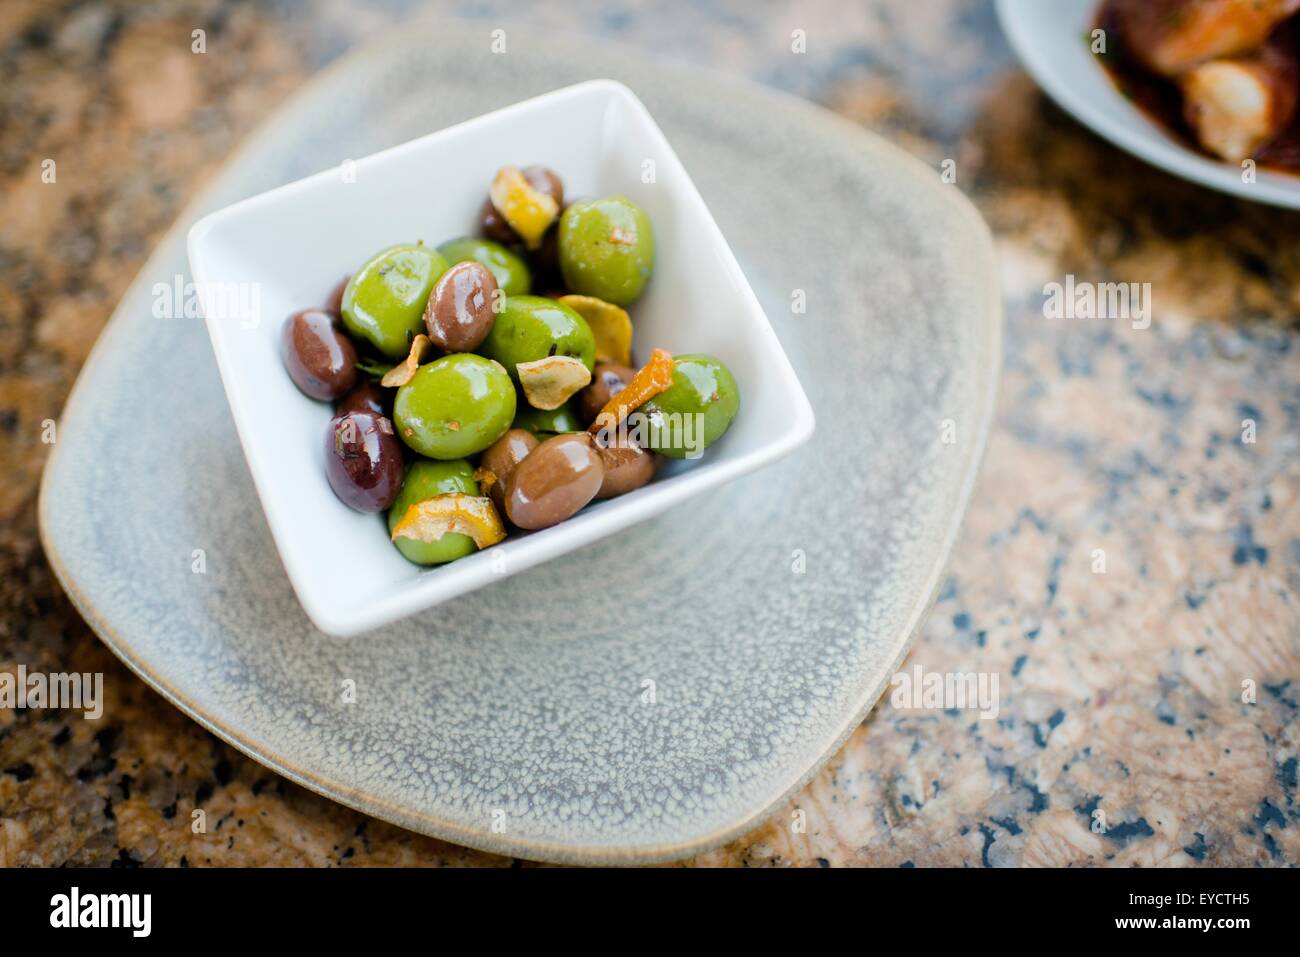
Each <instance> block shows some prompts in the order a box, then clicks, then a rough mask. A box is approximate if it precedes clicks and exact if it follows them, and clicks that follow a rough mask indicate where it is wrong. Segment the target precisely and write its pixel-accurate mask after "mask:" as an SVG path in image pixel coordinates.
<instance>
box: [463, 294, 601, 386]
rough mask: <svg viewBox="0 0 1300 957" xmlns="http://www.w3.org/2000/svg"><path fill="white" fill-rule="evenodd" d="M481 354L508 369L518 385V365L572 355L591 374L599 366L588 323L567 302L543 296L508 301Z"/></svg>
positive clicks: (512, 298)
mask: <svg viewBox="0 0 1300 957" xmlns="http://www.w3.org/2000/svg"><path fill="white" fill-rule="evenodd" d="M479 351H480V352H482V353H483V355H485V356H487V357H488V358H489V359H495V360H496V361H497V362H499V363H501V364H502V365H503V366H505V367H506V371H507V372H509V373H510V378H512V379H514V380H515V381H516V382H518V381H519V372H518V370H517V369H515V366H516V365H517V364H518V363H520V362H533V361H535V360H537V359H545V358H546V357H547V356H573V357H574V358H575V359H581V360H582V362H583V364H584V365H586V367H587V369H588V370H589V371H590V370H591V369H594V368H595V365H596V340H595V339H594V338H592V335H591V327H590V326H588V325H587V320H586V319H583V318H582V316H580V315H578V314H577V313H576V312H574V311H573V310H572V309H570V308H569V307H568V306H566V305H565V304H564V303H562V302H556V301H555V300H554V299H546V298H544V297H542V296H510V297H509V298H507V299H506V307H505V309H503V310H502V311H501V312H500V313H499V314H498V315H497V318H496V322H494V323H492V331H491V332H489V333H488V337H487V338H486V339H485V340H483V345H482V346H481V347H480V350H479Z"/></svg>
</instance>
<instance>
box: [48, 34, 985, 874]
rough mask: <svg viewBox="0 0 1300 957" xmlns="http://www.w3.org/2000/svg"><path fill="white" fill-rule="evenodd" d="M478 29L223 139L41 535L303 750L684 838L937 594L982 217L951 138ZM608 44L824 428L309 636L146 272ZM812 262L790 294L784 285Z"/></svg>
mask: <svg viewBox="0 0 1300 957" xmlns="http://www.w3.org/2000/svg"><path fill="white" fill-rule="evenodd" d="M488 33H489V30H488V28H487V27H486V26H483V25H453V24H450V23H447V22H445V21H444V22H440V23H438V24H437V26H436V29H433V28H431V27H426V28H425V29H418V28H417V29H412V28H405V29H401V30H399V31H396V32H395V33H393V34H392V35H391V36H390V37H389V38H387V39H386V40H384V41H382V42H381V43H379V44H377V45H375V46H372V47H369V48H367V49H366V50H363V51H362V52H360V53H358V54H355V55H353V56H351V57H349V58H347V59H346V60H344V61H342V62H341V63H339V64H338V65H336V66H334V67H332V68H331V69H330V70H328V71H326V72H325V73H324V74H322V76H321V77H320V78H319V79H317V80H316V81H315V82H313V83H312V84H311V85H310V86H309V88H308V89H307V90H306V91H305V92H303V93H302V94H300V95H299V96H298V97H297V98H296V99H295V100H294V101H293V102H292V103H291V104H290V105H289V107H288V108H287V109H286V110H284V111H283V112H282V113H281V114H280V115H279V116H277V117H276V118H275V119H274V120H273V121H272V122H271V123H270V124H269V125H268V126H267V127H266V128H264V129H263V130H262V131H261V132H260V133H259V134H257V135H256V136H255V137H253V139H252V140H251V141H250V142H249V143H248V144H247V145H246V146H245V147H244V148H243V149H242V150H241V151H240V152H239V153H238V155H237V156H236V157H235V159H234V160H233V162H232V163H231V165H230V166H229V167H228V169H227V170H226V172H225V173H224V175H223V176H221V177H220V178H219V180H218V181H217V182H216V183H215V184H214V185H213V187H212V189H211V190H210V191H209V192H208V193H207V194H206V195H205V196H204V197H203V198H202V199H201V200H200V201H199V202H198V203H196V204H195V206H194V207H193V208H191V209H190V210H188V211H187V213H186V214H185V215H184V216H183V217H182V219H181V221H180V222H178V224H177V226H176V228H174V229H173V230H172V232H171V233H170V234H169V235H168V237H167V238H166V239H165V241H164V242H163V243H162V244H161V246H160V247H159V249H158V251H157V253H156V254H155V255H154V257H153V258H152V259H151V260H150V262H149V263H148V264H147V265H146V266H145V268H144V270H143V271H142V273H141V275H140V276H139V277H138V278H137V279H136V281H135V283H134V284H133V285H132V287H131V289H130V290H129V291H128V293H127V295H126V296H125V298H124V299H123V301H122V303H121V305H120V306H119V308H118V310H117V312H116V313H115V315H114V317H113V320H112V322H111V323H110V325H109V327H108V329H107V330H106V331H105V333H104V335H103V336H102V338H101V340H100V342H99V343H98V345H97V346H96V349H95V352H94V354H93V355H92V357H91V360H90V361H89V362H88V363H87V365H86V367H85V369H84V371H83V372H82V375H81V377H80V379H79V380H78V383H77V386H76V388H75V390H74V392H73V395H72V397H71V399H70V400H69V403H68V406H67V408H66V410H65V414H64V417H63V419H62V421H61V424H60V429H59V441H58V445H57V446H56V450H55V453H54V455H53V456H52V457H51V460H50V463H49V465H48V467H47V470H46V473H45V477H44V482H43V485H42V494H41V503H40V519H41V530H42V536H43V539H44V542H45V546H46V550H47V552H48V553H49V556H50V560H51V562H52V564H53V566H54V568H55V569H56V571H57V572H58V575H59V577H60V579H61V580H62V582H63V584H64V586H65V587H66V588H67V590H68V592H69V594H70V595H71V596H72V599H73V601H74V602H75V603H76V604H77V606H78V608H79V609H80V610H81V612H82V613H83V614H84V615H85V616H86V618H87V620H88V621H89V622H90V623H91V625H92V626H93V627H94V628H95V629H96V631H97V632H98V633H99V634H100V635H101V636H102V637H103V639H104V640H105V642H106V643H107V644H108V645H109V646H110V647H111V648H112V649H113V650H114V652H116V653H117V654H118V655H119V656H120V657H121V658H122V659H123V660H124V661H125V662H126V663H127V664H128V665H129V666H130V667H131V668H132V669H134V670H135V671H136V672H137V673H139V674H140V675H141V677H143V678H144V680H146V681H147V682H148V683H149V684H151V685H152V686H153V687H154V688H156V689H157V690H158V691H159V692H161V693H162V694H163V695H165V696H166V697H167V698H168V699H169V700H171V701H173V702H174V703H175V704H176V705H177V706H178V707H180V708H181V709H182V710H184V711H185V712H186V713H187V714H189V715H190V716H192V717H193V718H194V719H195V720H197V721H199V722H200V723H201V724H203V725H204V726H206V727H208V728H210V729H211V730H212V731H213V732H215V733H216V734H218V735H219V736H221V737H222V738H224V739H226V740H228V741H230V742H231V743H232V744H233V745H235V746H236V747H238V748H240V749H241V750H243V751H245V752H247V753H248V754H250V755H251V756H253V757H254V758H256V759H257V760H259V761H261V762H263V763H264V764H266V765H267V766H269V767H271V768H273V769H274V770H276V771H278V772H280V773H281V774H284V775H285V776H287V777H289V778H291V779H292V780H294V781H297V782H298V783H301V784H303V785H305V786H307V787H309V788H312V789H314V790H317V791H319V792H321V793H323V794H325V795H327V796H329V797H331V798H334V799H336V800H338V801H342V802H344V803H346V804H349V805H352V806H354V807H357V808H359V809H361V810H363V811H366V812H368V813H371V814H374V815H376V816H378V817H381V818H384V819H386V820H389V821H392V822H394V823H397V824H400V825H403V826H405V827H409V828H412V829H414V830H418V831H423V832H426V833H429V834H434V835H437V836H439V837H443V838H446V839H448V840H452V841H456V842H459V843H463V844H468V845H471V846H474V847H479V848H483V849H486V850H491V851H496V852H500V853H504V854H513V855H517V856H521V857H528V858H535V859H543V860H553V861H561V862H575V863H576V862H604V863H636V862H650V861H657V860H666V859H671V858H675V857H680V856H684V855H688V854H692V853H697V852H699V851H702V850H705V849H707V848H709V847H712V846H715V845H717V844H720V843H722V842H724V841H726V840H729V839H731V838H732V837H734V836H736V835H738V834H740V833H742V832H744V831H745V830H747V829H748V828H750V827H751V826H753V825H754V824H756V823H757V822H758V821H760V820H761V819H762V818H763V817H764V816H765V814H767V813H768V812H770V810H771V809H773V808H774V807H775V806H776V805H777V804H778V803H779V802H781V801H782V800H783V799H784V798H785V797H786V796H787V795H789V794H790V793H791V792H792V791H793V790H794V789H796V788H798V787H800V786H801V784H802V783H803V782H804V781H805V780H806V779H807V777H808V776H809V775H810V774H811V773H812V772H813V771H815V770H816V768H817V767H818V766H819V765H820V764H821V762H822V761H824V760H825V758H826V757H828V756H829V755H830V754H831V753H833V751H834V750H835V748H836V747H837V746H838V745H839V744H840V743H841V742H842V741H843V739H844V738H845V737H846V736H847V735H848V733H849V732H850V731H851V730H852V729H853V728H854V727H855V726H856V725H857V724H858V722H859V721H861V719H862V717H863V716H864V715H865V714H866V712H867V711H868V709H869V708H870V707H871V706H872V705H873V704H874V702H875V701H876V699H877V698H878V697H879V695H880V693H881V692H882V691H883V690H884V688H885V687H886V686H887V683H888V680H889V677H890V675H891V674H892V673H893V671H894V669H895V668H896V666H897V664H898V663H899V662H900V661H901V659H902V657H903V656H904V655H905V654H906V651H907V648H908V645H909V643H910V641H911V638H912V636H913V634H914V633H915V630H916V628H917V627H918V625H919V624H920V622H921V620H922V618H923V617H924V615H925V613H926V611H927V610H928V609H929V607H930V604H931V603H932V601H933V600H934V597H935V593H936V590H937V587H938V585H939V583H940V581H941V578H942V574H943V569H944V565H945V563H946V560H947V557H948V553H949V550H950V548H951V545H952V542H953V540H954V537H955V535H956V532H957V528H958V526H959V524H960V521H961V516H962V514H963V512H964V510H965V506H966V502H967V499H968V497H969V495H970V490H971V487H972V484H973V481H974V477H975V472H976V469H977V467H978V462H979V458H980V454H981V451H982V448H983V444H984V437H985V433H986V430H987V427H988V422H989V418H990V415H991V411H992V405H993V397H994V392H995V389H996V381H997V370H998V363H999V359H1000V355H1001V308H1000V302H999V296H998V276H997V270H996V266H995V263H994V257H993V252H992V245H991V242H990V239H989V236H988V233H987V230H986V228H985V227H984V225H983V223H982V221H981V220H980V219H979V217H978V215H977V214H976V213H975V212H974V210H973V209H972V208H971V207H970V205H969V204H968V203H966V201H965V200H964V199H963V198H962V197H961V196H960V194H959V193H958V192H957V191H956V188H955V187H952V186H946V185H943V184H942V183H941V180H940V178H939V175H938V173H937V172H936V171H934V170H931V169H929V168H928V167H926V166H924V165H922V164H921V163H919V162H917V161H915V160H913V159H911V158H909V157H907V156H906V155H905V154H903V153H902V152H901V151H899V150H897V149H896V148H894V147H892V146H890V145H888V144H887V143H885V142H883V141H881V140H879V139H877V138H875V137H872V136H870V135H869V134H867V133H865V132H862V131H861V130H858V129H857V128H855V127H852V126H850V125H848V124H846V123H844V122H842V121H840V120H838V119H836V118H834V117H833V116H831V115H829V114H827V113H824V112H823V111H821V110H818V109H817V108H815V107H812V106H810V105H807V104H805V103H802V102H801V101H798V100H795V99H792V98H789V97H785V96H782V95H779V94H775V93H770V92H767V91H763V90H760V89H756V88H753V87H750V86H746V85H741V84H738V83H736V82H735V81H732V80H730V79H726V78H722V77H718V76H714V75H712V74H709V73H702V72H700V71H697V70H688V69H684V68H681V67H668V66H663V65H658V64H655V63H652V62H648V61H645V60H643V59H640V58H638V57H637V56H635V55H634V54H631V53H628V52H627V51H622V50H618V49H609V50H605V49H595V48H593V47H592V46H591V45H590V44H586V43H578V42H577V41H573V40H569V39H563V38H557V37H550V36H541V35H537V34H529V33H527V32H525V31H523V30H514V29H511V30H509V53H508V54H506V55H494V54H492V53H491V52H490V37H489V36H488ZM601 76H608V77H612V78H614V79H618V80H621V81H622V82H624V83H626V84H628V85H629V86H630V87H631V88H632V89H633V90H634V91H636V93H637V94H638V95H639V96H640V97H641V98H642V99H643V100H644V101H645V102H646V105H647V106H648V107H649V108H650V110H651V111H652V113H653V114H654V115H655V117H656V118H657V119H658V120H659V122H660V124H661V125H662V127H663V128H664V131H665V133H666V134H667V135H668V137H669V139H670V140H671V141H672V142H673V144H674V146H675V147H676V148H677V151H678V153H679V155H680V156H681V158H682V160H683V162H684V163H685V165H686V167H687V169H688V170H689V171H690V172H691V175H692V177H693V178H694V180H695V182H696V184H697V185H698V186H699V188H700V191H701V193H702V194H703V196H704V198H705V200H706V201H707V202H708V203H709V205H710V208H711V209H712V211H713V212H714V214H715V216H716V218H717V220H718V223H719V225H720V226H721V227H722V230H723V232H724V234H725V235H726V236H727V237H728V240H729V241H730V242H731V244H732V246H733V248H734V249H735V251H736V253H737V256H738V257H739V259H740V260H741V265H742V266H743V267H744V268H745V270H746V273H747V275H748V276H749V277H750V279H751V281H752V282H753V283H754V285H755V287H756V289H757V291H758V293H759V295H760V298H762V299H763V300H764V305H765V307H766V308H767V311H768V313H769V316H770V317H771V319H772V321H773V324H774V326H775V328H776V331H777V334H778V335H779V336H780V338H781V341H782V344H783V346H784V347H785V349H786V351H787V353H788V355H789V356H790V359H791V361H792V363H793V364H794V366H795V368H796V370H797V372H798V373H799V376H800V379H801V381H802V382H803V383H804V384H805V387H806V389H807V391H808V393H809V398H810V399H811V401H812V404H813V407H814V409H815V410H816V413H817V416H818V421H819V428H818V432H817V435H816V436H815V437H814V439H813V441H812V442H811V443H810V444H809V445H807V446H805V447H804V448H803V449H801V450H800V451H799V452H797V453H796V454H795V455H793V456H791V457H790V458H789V459H787V460H786V461H784V462H782V463H779V464H778V465H775V466H773V467H771V468H768V469H766V470H764V471H763V472H761V473H758V474H755V475H753V476H750V477H747V478H745V479H742V480H740V481H737V482H734V483H732V484H730V485H728V486H726V487H725V488H721V489H718V490H716V491H714V492H712V493H709V494H706V495H704V496H701V497H700V498H697V499H694V500H692V501H690V502H689V503H687V504H685V505H684V506H682V507H681V508H679V509H677V510H676V511H674V512H673V513H671V514H668V515H666V516H663V517H661V518H659V519H656V520H654V521H651V522H648V523H645V524H642V525H640V526H637V527H635V528H633V529H631V530H629V531H628V532H626V533H625V534H623V535H621V536H618V537H616V538H613V539H608V540H605V541H602V542H600V543H599V544H597V545H595V546H592V547H590V548H588V549H585V550H583V551H581V552H580V553H577V554H574V555H570V556H566V557H564V558H561V559H557V560H555V561H552V562H550V563H548V564H546V565H544V566H542V567H540V568H537V569H534V570H532V571H530V572H527V573H525V574H522V575H520V576H518V577H515V578H512V579H509V580H507V581H504V582H502V583H500V584H499V585H495V586H493V587H490V588H487V589H484V590H482V591H480V592H477V593H475V594H473V595H469V596H466V597H464V598H461V599H458V600H455V601H453V602H450V603H448V604H445V605H442V606H440V607H439V608H437V609H435V610H433V611H431V612H429V613H426V614H423V615H420V616H417V617H415V618H413V619H411V620H409V621H406V622H403V623H401V624H399V625H395V626H393V627H391V628H388V629H385V630H382V631H379V632H375V633H373V634H371V635H369V636H367V637H365V638H362V639H352V640H333V639H329V638H327V637H325V636H323V635H321V634H320V633H319V632H317V631H315V630H314V629H313V628H312V627H311V625H310V623H309V622H308V620H307V619H306V617H305V616H304V614H303V612H302V610H301V609H300V607H299V605H298V603H297V601H296V599H295V598H294V596H293V593H292V591H291V590H290V587H289V583H288V580H287V578H286V576H285V574H284V571H283V569H282V567H281V566H280V563H279V560H278V558H277V556H276V551H275V548H274V546H273V544H272V542H271V538H270V534H269V532H268V530H267V528H266V525H265V521H264V519H263V517H262V514H261V510H260V509H259V508H258V506H257V501H256V497H255V493H254V490H253V487H252V483H251V480H250V478H249V475H248V472H247V468H246V466H245V464H244V460H243V456H242V455H241V454H240V451H239V445H238V442H237V439H236V437H235V433H234V428H233V425H232V423H231V419H230V413H229V411H228V409H227V407H226V402H225V399H224V396H223V394H222V390H221V385H220V382H219V381H218V378H217V373H216V368H215V365H214V362H213V358H212V354H211V348H210V346H209V344H208V341H207V336H206V334H205V332H204V329H203V326H202V323H201V322H200V321H198V320H185V319H158V318H154V316H153V309H152V306H153V300H154V294H153V289H154V286H155V284H156V283H164V284H171V283H173V282H174V281H175V277H176V276H177V275H184V274H185V272H186V267H185V250H184V236H185V231H186V230H187V229H188V227H189V225H190V224H191V223H192V222H194V221H195V219H197V218H198V217H199V216H200V215H202V214H203V213H205V212H207V211H210V210H212V209H215V208H218V207H220V206H222V205H225V204H227V203H230V202H232V201H234V200H236V199H239V198H241V197H243V196H247V195H252V194H254V193H257V192H260V191H262V190H265V189H267V188H269V187H271V186H274V185H277V184H279V183H283V182H287V181H290V180H293V179H295V178H298V177H301V176H303V175H305V174H308V173H311V172H314V171H316V170H317V169H320V168H322V167H326V166H329V165H332V164H334V163H336V162H341V161H342V160H344V159H346V158H348V157H352V156H361V155H365V154H367V153H370V152H372V151H374V150H376V149H379V148H382V147H384V146H389V145H393V144H396V143H399V142H402V141H404V140H406V139H409V138H411V137H413V136H417V135H419V134H421V133H425V132H428V131H430V130H433V129H437V128H439V127H442V126H445V125H447V124H450V123H454V122H457V121H459V120H463V119H466V118H468V117H471V116H474V115H477V114H479V113H481V112H484V111H486V110H490V109H493V108H496V107H499V106H502V105H505V104H508V103H512V102H515V101H517V100H520V99H522V98H524V97H528V96H532V95H536V94H538V93H542V92H545V91H547V90H551V89H555V88H557V87H560V86H564V85H567V84H571V83H575V82H577V81H580V80H583V79H589V78H593V77H601ZM522 148H524V147H523V146H521V149H522ZM525 151H526V150H525ZM304 254H305V255H310V250H304ZM666 278H667V277H658V280H659V281H665V280H666ZM797 290H802V292H803V295H804V296H805V297H806V302H807V309H806V312H802V313H801V312H796V311H794V310H792V308H791V303H792V301H795V300H796V299H797V298H798V294H797V292H796V291H797ZM702 321H706V320H702ZM945 437H948V438H951V439H952V441H944V439H945ZM200 549H201V550H202V567H203V568H204V571H203V573H201V574H200V573H196V572H195V570H194V569H195V567H196V562H197V560H198V559H197V556H196V550H200ZM431 573H432V574H436V571H434V572H431ZM353 687H354V688H355V700H353V701H351V702H349V701H348V700H346V699H347V697H348V696H347V695H345V693H344V692H345V689H348V688H353Z"/></svg>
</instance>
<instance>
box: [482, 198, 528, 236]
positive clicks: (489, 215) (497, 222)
mask: <svg viewBox="0 0 1300 957" xmlns="http://www.w3.org/2000/svg"><path fill="white" fill-rule="evenodd" d="M478 231H479V232H480V233H481V234H482V235H483V237H484V238H485V239H490V240H492V241H493V242H497V243H500V244H501V245H503V246H513V245H514V244H515V243H517V242H519V234H518V233H517V232H515V231H514V230H513V229H512V228H511V227H510V224H509V223H507V222H506V218H505V217H504V216H502V215H501V214H500V213H498V212H497V208H496V207H495V206H493V205H492V200H491V198H488V199H485V200H483V205H482V207H480V209H479V211H478Z"/></svg>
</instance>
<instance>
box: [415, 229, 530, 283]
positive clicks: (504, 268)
mask: <svg viewBox="0 0 1300 957" xmlns="http://www.w3.org/2000/svg"><path fill="white" fill-rule="evenodd" d="M438 252H440V253H442V255H443V257H444V258H446V260H447V262H449V263H450V264H451V265H453V266H454V265H456V263H463V262H476V263H482V264H483V265H484V266H487V268H488V269H489V270H491V272H492V275H493V276H495V277H496V280H497V285H498V286H499V287H501V289H502V291H504V292H505V294H506V295H507V296H526V295H528V293H529V291H530V290H531V289H532V284H533V277H532V274H531V273H530V272H529V271H528V264H527V263H526V262H524V261H523V260H522V259H520V258H519V257H518V256H516V255H515V254H514V253H512V252H511V251H510V250H508V249H506V247H505V246H502V245H501V244H500V243H494V242H493V241H492V240H490V239H476V238H474V237H473V236H466V237H464V238H463V239H453V240H452V241H451V242H449V243H443V244H442V245H441V246H439V247H438Z"/></svg>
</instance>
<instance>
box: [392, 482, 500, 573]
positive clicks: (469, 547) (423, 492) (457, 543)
mask: <svg viewBox="0 0 1300 957" xmlns="http://www.w3.org/2000/svg"><path fill="white" fill-rule="evenodd" d="M455 492H459V493H461V494H462V495H478V494H479V490H478V482H476V481H474V467H473V466H472V465H470V464H469V463H468V462H466V461H465V460H464V459H455V460H453V461H450V462H431V461H429V460H428V459H420V460H418V461H416V462H412V463H411V464H410V465H408V466H407V467H406V478H405V479H404V480H403V482H402V490H401V491H400V492H399V493H398V494H397V500H396V501H395V502H393V507H392V508H391V509H390V510H389V512H388V532H389V534H390V535H391V534H392V532H393V529H394V528H396V527H397V523H398V522H400V521H401V520H402V518H403V517H405V515H406V510H407V509H409V508H410V507H411V506H412V505H415V504H416V503H417V502H423V501H425V500H426V499H430V498H433V497H434V496H435V495H445V494H447V493H455ZM393 544H394V545H396V546H397V550H398V551H399V552H401V553H402V554H403V555H405V556H406V557H407V558H409V559H410V560H411V561H413V562H415V564H417V565H442V564H445V563H446V562H454V561H455V560H456V559H458V558H464V557H465V556H466V555H469V554H471V553H473V552H476V551H478V546H477V545H475V544H474V539H472V538H470V537H469V536H468V535H459V534H457V533H456V532H448V533H447V534H446V535H444V536H442V538H440V539H438V540H437V541H436V542H417V541H416V540H415V539H413V538H399V539H396V540H394V542H393Z"/></svg>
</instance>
